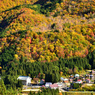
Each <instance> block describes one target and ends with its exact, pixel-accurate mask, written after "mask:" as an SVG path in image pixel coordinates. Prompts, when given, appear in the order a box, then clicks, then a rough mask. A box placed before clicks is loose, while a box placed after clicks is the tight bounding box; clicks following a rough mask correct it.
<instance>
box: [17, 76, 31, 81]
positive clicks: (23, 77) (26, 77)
mask: <svg viewBox="0 0 95 95" xmlns="http://www.w3.org/2000/svg"><path fill="white" fill-rule="evenodd" d="M28 78H30V77H29V76H19V77H18V78H17V79H19V80H27V79H28Z"/></svg>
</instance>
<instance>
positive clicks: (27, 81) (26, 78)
mask: <svg viewBox="0 0 95 95" xmlns="http://www.w3.org/2000/svg"><path fill="white" fill-rule="evenodd" d="M17 79H18V80H21V81H22V84H23V85H31V79H32V78H30V77H29V76H19V77H18V78H17Z"/></svg>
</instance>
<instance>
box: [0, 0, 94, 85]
mask: <svg viewBox="0 0 95 95" xmlns="http://www.w3.org/2000/svg"><path fill="white" fill-rule="evenodd" d="M20 68H22V69H20ZM29 68H30V69H29ZM91 68H93V69H95V0H0V74H1V75H2V76H3V79H4V80H5V79H6V80H8V82H7V83H6V82H5V84H6V85H8V84H10V83H11V86H14V85H16V83H17V82H16V81H15V83H14V80H16V79H17V76H18V75H29V76H31V77H35V76H37V75H38V74H39V73H42V74H43V73H44V74H49V75H50V76H54V74H53V73H54V72H56V74H57V75H59V74H60V72H63V73H64V74H67V73H68V74H70V73H75V72H78V71H80V70H83V69H91ZM30 70H31V71H30ZM14 74H16V77H15V78H13V79H14V80H11V78H10V77H12V76H13V75H14ZM57 75H55V78H56V77H58V76H57ZM56 79H57V78H56ZM58 80H59V79H58ZM11 81H13V83H12V82H11ZM52 81H55V80H52Z"/></svg>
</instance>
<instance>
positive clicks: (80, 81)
mask: <svg viewBox="0 0 95 95" xmlns="http://www.w3.org/2000/svg"><path fill="white" fill-rule="evenodd" d="M75 83H79V84H80V83H81V84H82V83H83V82H82V80H81V79H78V80H77V81H76V82H75Z"/></svg>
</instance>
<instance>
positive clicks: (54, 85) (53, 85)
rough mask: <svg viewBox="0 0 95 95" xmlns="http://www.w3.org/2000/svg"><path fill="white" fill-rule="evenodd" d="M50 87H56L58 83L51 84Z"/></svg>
mask: <svg viewBox="0 0 95 95" xmlns="http://www.w3.org/2000/svg"><path fill="white" fill-rule="evenodd" d="M50 87H51V88H54V87H58V85H57V84H51V85H50Z"/></svg>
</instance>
